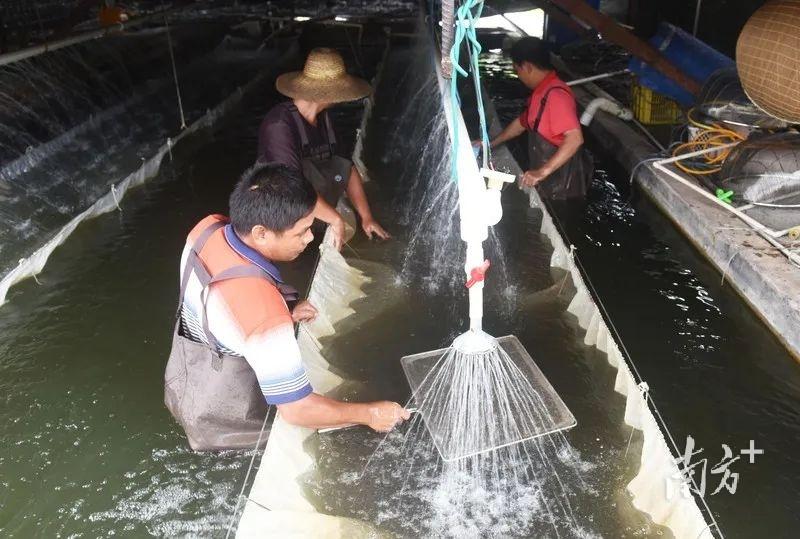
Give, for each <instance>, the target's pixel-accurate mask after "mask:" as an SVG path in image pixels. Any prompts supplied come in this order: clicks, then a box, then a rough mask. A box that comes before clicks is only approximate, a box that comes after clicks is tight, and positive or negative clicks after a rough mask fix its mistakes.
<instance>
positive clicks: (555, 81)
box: [519, 71, 581, 146]
mask: <svg viewBox="0 0 800 539" xmlns="http://www.w3.org/2000/svg"><path fill="white" fill-rule="evenodd" d="M556 86H560V87H561V88H564V89H565V90H566V91H565V90H553V91H552V92H550V94H549V95H548V96H547V105H546V106H545V108H544V112H543V113H542V120H541V122H539V134H540V135H542V136H543V137H544V138H545V139H546V140H547V141H548V142H550V143H551V144H553V145H555V146H561V144H563V142H564V133H566V132H567V131H571V130H572V129H580V127H581V124H580V122H579V121H578V113H577V111H576V106H575V96H574V95H573V93H572V90H570V88H569V86H567V85H566V84H564V81H562V80H561V79H559V78H558V75H556V72H555V71H551V72H550V74H549V75H547V76H546V77H545V78H544V80H543V81H542V82H540V83H539V85H538V86H537V87H536V88H535V89H534V90H533V93H531V96H530V97H529V98H528V105H527V106H526V108H525V110H524V111H523V112H522V114H521V115H520V117H519V120H520V122H521V123H522V125H523V126H524V127H525V128H526V129H533V124H534V122H535V121H536V115H537V114H539V105H540V104H541V102H542V97H543V96H544V94H545V92H547V90H549V89H550V88H553V87H556Z"/></svg>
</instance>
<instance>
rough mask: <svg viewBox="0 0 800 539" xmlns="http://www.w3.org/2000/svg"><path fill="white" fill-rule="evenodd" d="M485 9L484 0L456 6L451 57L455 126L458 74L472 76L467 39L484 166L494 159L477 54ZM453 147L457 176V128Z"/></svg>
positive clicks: (452, 105) (458, 108)
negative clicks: (479, 24)
mask: <svg viewBox="0 0 800 539" xmlns="http://www.w3.org/2000/svg"><path fill="white" fill-rule="evenodd" d="M482 12H483V0H466V1H465V2H464V3H463V4H461V6H460V7H459V8H458V9H457V10H456V29H455V30H456V31H455V38H454V40H453V47H452V48H451V49H450V60H451V62H452V64H453V73H452V77H451V79H450V101H451V107H452V110H451V119H452V123H453V125H454V126H455V125H456V122H457V119H458V115H459V114H460V110H461V99H460V98H459V95H458V77H459V76H462V77H464V78H467V77H469V72H467V70H466V69H465V68H464V67H462V66H461V59H460V56H461V45H462V43H463V42H464V41H465V40H466V45H467V51H468V53H469V62H468V66H467V67H469V70H470V71H471V72H472V75H473V77H472V80H473V83H474V85H475V97H476V100H477V105H478V117H479V119H480V129H481V147H482V148H481V149H482V154H483V159H482V161H483V166H484V167H486V166H488V163H489V161H490V159H491V155H490V151H489V130H488V128H487V126H486V114H485V112H484V109H483V95H482V93H481V77H480V68H479V67H478V57H479V56H480V53H481V50H482V47H481V44H480V42H479V41H478V36H477V31H476V28H475V25H476V23H477V22H478V20H479V19H480V18H481V13H482ZM452 139H453V148H452V151H451V157H452V169H453V179H454V180H458V172H457V169H456V160H457V156H458V129H455V128H454V129H453V132H452Z"/></svg>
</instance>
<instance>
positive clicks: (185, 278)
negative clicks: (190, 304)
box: [176, 221, 225, 316]
mask: <svg viewBox="0 0 800 539" xmlns="http://www.w3.org/2000/svg"><path fill="white" fill-rule="evenodd" d="M223 226H225V223H224V222H222V221H216V222H214V223H212V224H210V225H208V227H206V229H205V230H203V231H202V232H201V233H200V235H199V236H197V239H196V240H194V243H193V244H192V246H191V247H190V248H189V254H188V255H187V257H186V263H185V264H184V266H183V274H182V275H181V287H180V292H179V296H178V313H177V315H176V316H180V315H181V307H183V297H184V295H185V294H186V286H187V285H188V284H189V277H190V276H191V274H192V271H195V272H196V273H197V277H198V279H200V283H206V282H208V281H210V280H211V274H209V273H208V270H207V269H206V266H205V264H203V263H202V262H200V251H202V250H203V247H204V246H205V244H206V242H207V241H208V238H210V237H211V234H213V233H214V232H216V231H217V230H219V229H220V228H222V227H223ZM204 286H205V285H204Z"/></svg>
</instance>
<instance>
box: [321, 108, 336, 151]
mask: <svg viewBox="0 0 800 539" xmlns="http://www.w3.org/2000/svg"><path fill="white" fill-rule="evenodd" d="M322 115H323V116H324V121H325V128H326V129H327V132H328V146H329V147H330V150H331V155H336V133H335V132H334V130H333V122H331V117H330V115H329V114H328V111H327V110H326V111H325V112H323V113H322Z"/></svg>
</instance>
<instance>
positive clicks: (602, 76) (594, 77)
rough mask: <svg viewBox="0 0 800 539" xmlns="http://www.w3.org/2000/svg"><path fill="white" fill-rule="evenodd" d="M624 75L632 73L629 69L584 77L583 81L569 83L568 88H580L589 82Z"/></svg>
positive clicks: (576, 80) (577, 80)
mask: <svg viewBox="0 0 800 539" xmlns="http://www.w3.org/2000/svg"><path fill="white" fill-rule="evenodd" d="M624 73H630V71H628V70H627V69H620V70H619V71H609V72H608V73H600V74H599V75H592V76H591V77H583V78H582V79H575V80H571V81H569V82H568V83H567V86H580V85H581V84H586V83H587V82H593V81H596V80H601V79H607V78H610V77H616V76H617V75H622V74H624Z"/></svg>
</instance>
